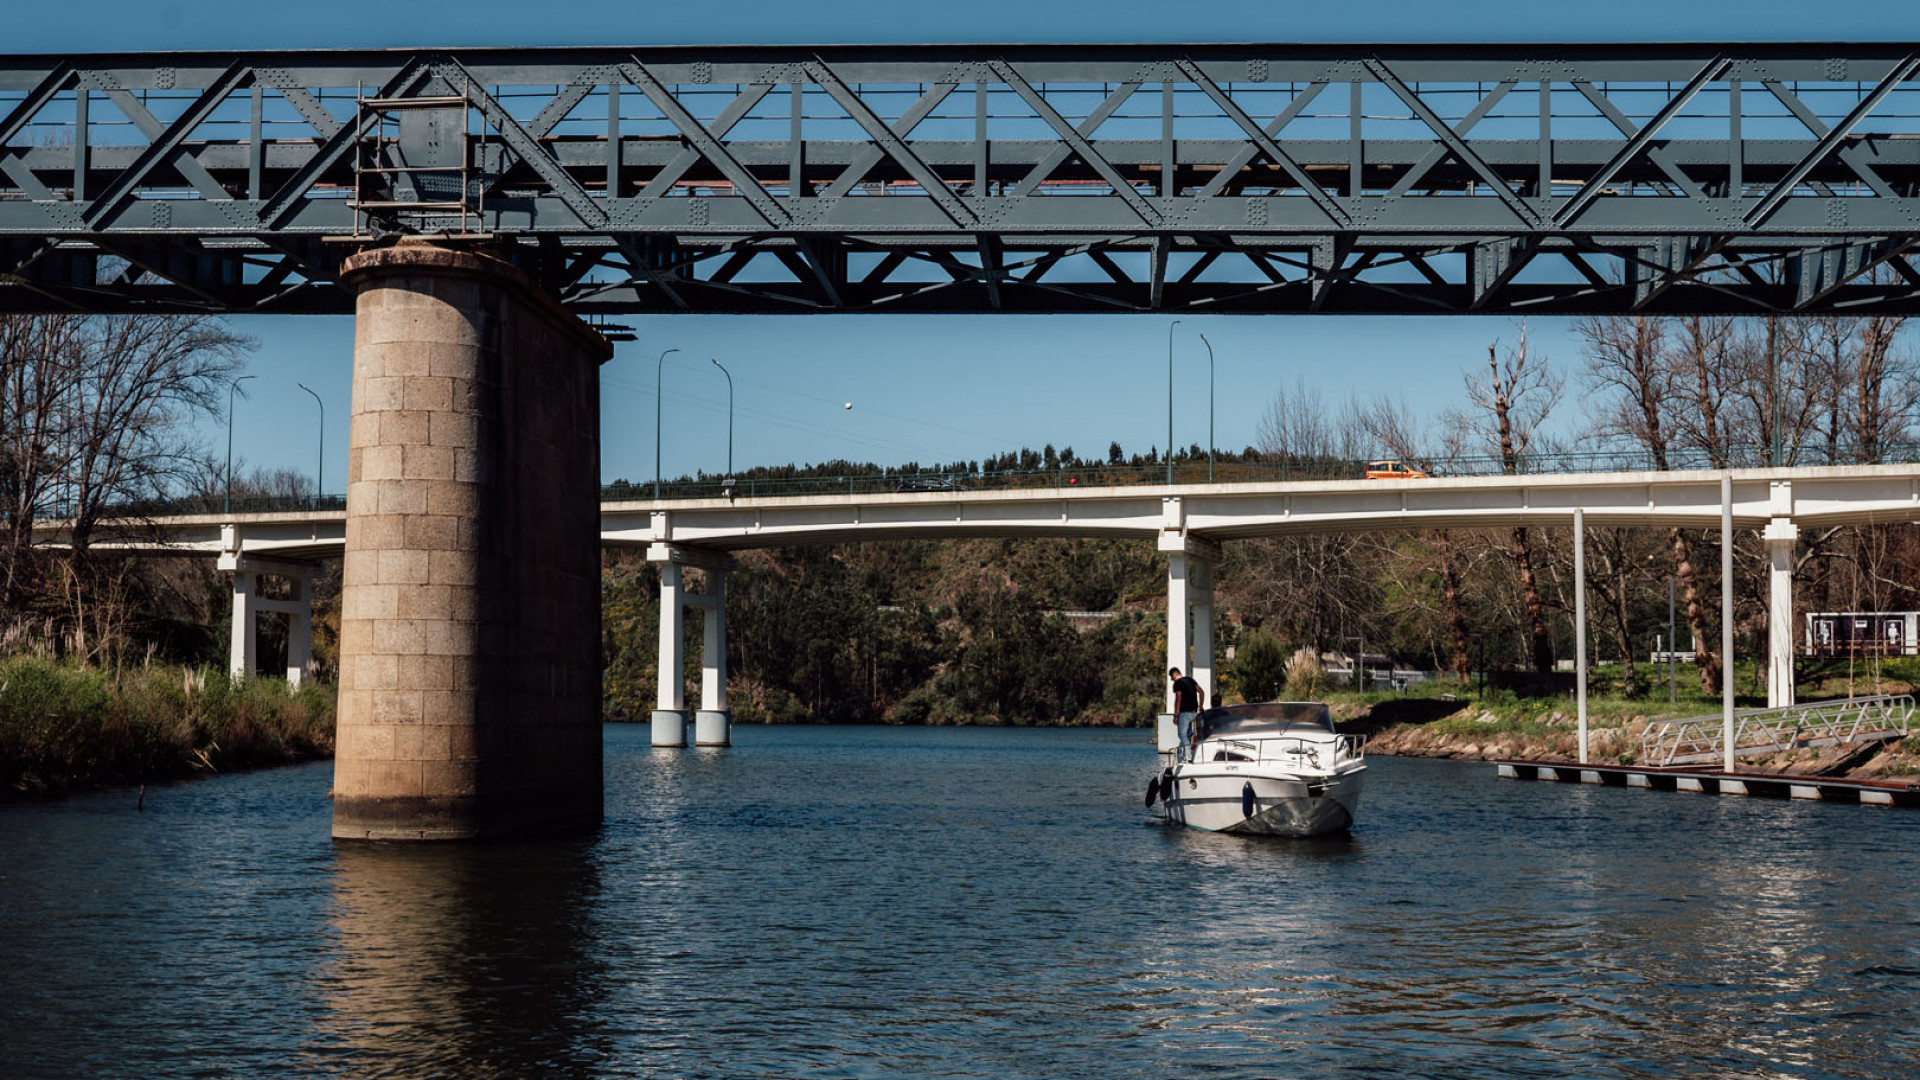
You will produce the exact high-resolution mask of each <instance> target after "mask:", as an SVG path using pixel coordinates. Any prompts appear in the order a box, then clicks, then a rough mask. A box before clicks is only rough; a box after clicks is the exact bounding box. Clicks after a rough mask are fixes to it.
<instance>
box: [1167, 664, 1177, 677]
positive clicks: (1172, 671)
mask: <svg viewBox="0 0 1920 1080" xmlns="http://www.w3.org/2000/svg"><path fill="white" fill-rule="evenodd" d="M1179 677H1180V669H1179V668H1177V667H1170V668H1168V669H1167V678H1169V679H1177V678H1179Z"/></svg>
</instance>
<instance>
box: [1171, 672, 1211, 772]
mask: <svg viewBox="0 0 1920 1080" xmlns="http://www.w3.org/2000/svg"><path fill="white" fill-rule="evenodd" d="M1167 677H1168V678H1170V679H1172V680H1173V712H1174V716H1175V717H1176V722H1177V723H1178V724H1179V726H1180V760H1182V761H1185V760H1186V759H1187V753H1188V746H1187V742H1188V740H1190V739H1191V738H1192V737H1193V718H1194V717H1195V716H1198V715H1199V713H1200V710H1201V709H1202V708H1204V707H1205V706H1206V703H1207V692H1206V691H1205V690H1203V689H1201V687H1200V684H1199V683H1197V682H1194V681H1193V679H1192V677H1190V676H1187V675H1182V674H1180V669H1179V668H1168V669H1167Z"/></svg>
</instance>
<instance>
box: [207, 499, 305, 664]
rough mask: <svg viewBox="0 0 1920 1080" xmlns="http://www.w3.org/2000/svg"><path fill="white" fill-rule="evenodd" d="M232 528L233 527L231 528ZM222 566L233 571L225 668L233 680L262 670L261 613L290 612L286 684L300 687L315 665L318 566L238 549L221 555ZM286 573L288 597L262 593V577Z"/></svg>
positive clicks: (220, 563) (220, 562) (230, 529)
mask: <svg viewBox="0 0 1920 1080" xmlns="http://www.w3.org/2000/svg"><path fill="white" fill-rule="evenodd" d="M226 531H229V532H231V531H232V527H231V526H228V528H227V530H226ZM219 567H220V569H221V570H223V571H225V572H227V573H230V574H232V575H233V627H232V636H231V644H230V646H229V649H228V653H227V673H228V674H229V675H231V676H232V677H233V678H235V679H250V678H252V677H254V676H255V675H257V674H259V673H260V659H259V647H258V644H257V643H258V641H259V631H260V615H261V614H262V613H264V612H279V613H282V614H285V615H286V616H287V685H288V686H292V687H297V686H299V685H300V684H301V683H302V682H303V681H305V679H306V677H307V669H308V668H309V667H311V666H312V664H313V575H314V572H315V571H316V569H317V568H316V567H314V566H312V565H310V564H307V563H299V562H285V561H281V560H278V559H262V558H259V557H257V556H251V555H241V554H238V553H237V552H234V551H227V552H223V553H222V554H221V556H220V561H219ZM267 575H271V576H273V577H279V578H285V579H287V581H288V582H289V583H291V584H292V586H293V590H292V591H293V595H292V596H291V597H290V598H288V599H285V600H269V599H267V598H265V597H264V596H262V595H261V588H260V579H261V577H262V576H267Z"/></svg>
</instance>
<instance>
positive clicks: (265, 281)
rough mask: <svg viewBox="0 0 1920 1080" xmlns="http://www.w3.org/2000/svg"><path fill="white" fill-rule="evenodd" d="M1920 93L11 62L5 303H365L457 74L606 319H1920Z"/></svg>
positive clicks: (1618, 80) (1227, 50)
mask: <svg viewBox="0 0 1920 1080" xmlns="http://www.w3.org/2000/svg"><path fill="white" fill-rule="evenodd" d="M1916 76H1920V58H1917V57H1916V56H1915V54H1914V53H1913V51H1912V49H1911V46H1901V45H1894V44H1846V43H1819V44H1805V45H1801V44H1754V43H1741V44H1699V45H1682V44H1665V45H1644V44H1632V45H1601V44H1564V45H1430V46H1412V45H1403V46H1365V47H1360V46H1346V45H1258V44H1255V45H1230V46H1229V45H1217V46H1216V45H1189V46H1167V45H1130V46H1066V45H1034V46H997V47H983V46H962V45H951V46H839V47H820V48H802V47H786V46H764V47H759V46H755V47H733V46H726V47H722V46H687V47H674V48H657V49H637V50H636V49H626V48H568V49H523V50H516V49H437V50H424V51H408V52H398V51H395V52H377V51H337V52H204V53H172V54H137V53H120V54H78V55H76V56H70V57H52V56H43V57H35V56H16V57H0V311H47V310H59V311H75V310H77V311H96V312H123V311H124V312H142V311H207V310H228V311H236V312H239V311H247V312H342V311H345V310H347V309H348V306H349V300H348V297H347V295H346V294H345V293H344V292H343V291H341V290H340V289H339V288H338V287H337V285H336V284H335V282H334V281H333V275H334V273H335V268H336V267H337V266H338V265H339V262H340V260H341V258H342V257H344V255H346V254H349V253H351V252H352V251H353V250H355V249H356V243H365V242H368V241H369V240H370V239H371V237H372V235H373V234H374V233H376V232H380V233H385V232H388V231H391V230H393V229H399V230H400V231H403V232H404V231H406V230H408V229H409V228H416V227H426V225H425V223H426V221H427V220H428V219H427V218H425V216H424V215H423V216H422V217H421V219H420V221H419V222H417V223H414V224H410V223H409V222H408V221H407V220H405V215H404V214H403V215H398V216H397V219H392V220H382V221H380V222H377V223H376V222H374V221H372V220H371V219H370V218H369V217H367V216H366V212H365V211H360V210H357V209H356V208H355V206H354V205H353V203H352V201H351V199H350V198H349V197H348V196H349V194H350V193H352V192H354V191H355V190H357V186H358V185H357V183H356V181H357V178H356V176H355V173H354V168H355V161H356V160H358V159H360V158H361V157H363V156H366V157H369V158H372V157H376V156H377V155H378V154H379V153H380V152H381V151H382V150H383V149H384V148H383V147H380V146H376V145H373V143H374V140H377V139H379V138H380V137H381V135H380V131H379V125H378V124H376V123H374V122H373V118H372V116H371V115H370V114H369V113H368V112H367V111H364V110H361V109H359V108H358V107H357V102H356V99H358V98H360V97H362V96H363V95H365V94H371V95H372V96H375V97H379V98H383V99H404V98H408V97H427V96H433V95H436V94H442V95H443V94H446V93H447V92H448V87H450V86H454V85H456V84H458V85H460V86H461V87H464V88H470V90H471V93H470V94H467V95H464V96H466V97H467V98H468V99H469V100H470V102H471V112H470V116H469V122H468V124H467V125H466V136H465V137H466V138H467V140H468V145H467V147H466V155H467V158H466V159H467V163H468V164H467V169H468V172H469V174H470V175H472V176H473V177H474V178H475V180H476V181H477V183H478V184H479V188H478V190H482V191H484V192H485V193H486V195H485V200H484V207H477V208H476V211H475V213H474V214H473V215H472V216H471V218H470V220H472V221H473V222H474V225H475V228H476V231H477V232H478V233H480V234H483V235H485V236H488V237H491V240H492V242H493V243H494V244H495V245H496V246H497V247H498V248H499V249H500V250H501V252H502V253H503V254H504V255H505V256H506V257H508V258H510V259H513V260H514V261H515V262H516V263H517V264H518V265H520V266H521V267H522V268H523V269H525V270H526V271H527V272H528V273H530V274H532V275H533V276H535V278H536V279H538V280H540V281H541V283H542V284H543V285H545V286H546V287H547V288H549V289H551V290H552V291H553V292H555V293H556V294H558V295H559V296H561V297H562V298H563V299H564V300H565V301H566V302H567V303H568V304H569V305H570V306H572V307H573V308H574V309H576V310H578V311H580V312H582V313H583V314H615V313H652V312H662V313H665V312H680V311H686V312H783V311H787V312H802V311H835V312H860V311H889V312H956V313H957V312H975V311H1006V312H1072V311H1148V310H1158V311H1181V310H1193V311H1212V312H1223V313H1248V314H1253V313H1267V312H1286V311H1302V312H1304V311H1326V312H1358V313H1394V312H1419V313H1433V312H1462V313H1467V312H1482V313H1499V314H1507V315H1523V314H1549V313H1560V314H1589V313H1596V314H1604V313H1619V312H1627V311H1643V312H1657V313H1696V314H1749V313H1808V312H1848V313H1857V314H1869V313H1883V314H1893V313H1898V314H1915V313H1920V274H1917V273H1916V272H1915V271H1914V270H1913V267H1912V265H1911V263H1910V262H1909V261H1908V260H1907V254H1908V253H1910V252H1911V251H1912V250H1913V249H1914V248H1915V246H1916V244H1920V81H1916ZM1336 83H1338V84H1344V85H1345V86H1346V88H1347V93H1346V94H1345V95H1343V97H1344V98H1345V99H1346V100H1344V101H1343V102H1342V103H1341V104H1340V105H1338V106H1335V107H1333V108H1331V109H1323V110H1322V112H1321V113H1315V112H1314V111H1313V108H1314V106H1315V104H1316V103H1322V102H1324V101H1325V100H1326V95H1325V93H1324V91H1325V90H1326V88H1327V87H1328V86H1330V85H1333V84H1336ZM1755 86H1758V87H1763V88H1764V89H1765V91H1766V93H1765V94H1763V95H1760V98H1758V99H1756V98H1755V95H1754V94H1751V93H1747V94H1744V95H1743V93H1742V88H1743V87H1746V88H1753V87H1755ZM963 87H965V88H968V89H969V91H970V92H968V93H965V94H956V93H955V91H956V90H959V89H961V88H963ZM1143 87H1148V88H1153V89H1155V90H1157V92H1155V93H1152V94H1148V95H1142V94H1140V93H1138V91H1140V90H1141V89H1142V88H1143ZM623 90H625V91H626V92H625V93H624V95H623V93H622V91H623ZM775 90H780V91H782V92H783V93H786V94H787V95H788V100H787V101H783V102H780V103H779V107H778V108H776V109H773V110H767V109H765V108H763V105H764V103H765V102H766V99H767V97H768V96H769V94H771V93H772V92H773V91H775ZM1516 91H1517V92H1516ZM595 93H599V94H603V95H605V96H606V98H607V105H606V109H605V110H604V114H605V115H604V116H595V117H585V116H577V115H575V110H576V108H577V107H578V106H580V105H581V104H582V103H583V102H585V101H586V100H587V99H588V98H589V97H590V96H592V95H594V94H595ZM274 95H278V97H279V99H280V101H281V102H284V106H282V105H279V104H277V103H275V101H274V100H273V97H274ZM1768 95H1771V97H1770V98H1768ZM1755 100H1764V104H1765V106H1766V107H1765V108H1764V109H1762V108H1756V107H1754V106H1753V105H1752V102H1753V101H1755ZM1372 101H1384V102H1391V103H1397V106H1395V107H1397V108H1398V109H1401V110H1404V114H1403V115H1378V116H1375V115H1365V112H1366V110H1362V109H1360V108H1358V107H1357V106H1356V105H1355V104H1354V103H1355V102H1372ZM623 102H624V103H625V104H624V105H623ZM1743 102H1746V104H1743ZM828 103H831V104H828ZM1143 103H1144V104H1143ZM822 106H824V108H822ZM956 106H957V107H956ZM1370 108H1371V107H1370ZM1556 108H1558V109H1560V110H1561V111H1560V112H1558V113H1556V112H1555V110H1556ZM1781 109H1784V110H1785V112H1784V114H1783V113H1781V111H1780V110H1781ZM114 111H117V112H118V113H119V114H120V115H122V116H124V117H125V119H126V120H127V121H128V123H125V124H121V123H117V122H115V120H114V118H113V117H112V116H111V114H112V113H113V112H114ZM588 111H591V112H595V113H599V112H601V111H602V110H598V109H593V110H588ZM1373 111H1376V112H1377V111H1378V110H1377V109H1373ZM1392 112H1393V108H1389V110H1388V113H1392ZM776 113H777V114H778V115H775V114H776ZM1332 120H1338V121H1339V123H1338V126H1335V124H1333V123H1330V122H1329V121H1332ZM1783 122H1784V123H1783ZM1786 125H1791V126H1790V127H1788V126H1786ZM367 151H372V152H373V153H372V154H368V153H366V152H367ZM346 241H352V242H346ZM759 255H766V256H768V258H765V259H757V258H756V256H759ZM116 258H125V259H132V260H133V261H134V262H135V263H136V264H137V265H138V266H139V267H141V268H142V269H144V270H146V271H148V272H146V273H139V274H119V273H110V272H108V271H107V270H105V269H103V268H105V267H110V266H113V265H118V263H117V262H116ZM1286 267H1292V268H1294V270H1297V271H1298V273H1295V272H1294V270H1286V271H1285V272H1284V273H1283V272H1282V268H1286ZM769 268H771V269H769ZM796 279H797V280H796Z"/></svg>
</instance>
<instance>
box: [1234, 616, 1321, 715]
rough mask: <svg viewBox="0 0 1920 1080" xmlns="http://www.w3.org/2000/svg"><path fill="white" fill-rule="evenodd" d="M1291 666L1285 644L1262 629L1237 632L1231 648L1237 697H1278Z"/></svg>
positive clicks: (1250, 699)
mask: <svg viewBox="0 0 1920 1080" xmlns="http://www.w3.org/2000/svg"><path fill="white" fill-rule="evenodd" d="M1317 662H1318V658H1316V663H1317ZM1291 666H1292V664H1291V661H1290V660H1289V658H1288V657H1287V649H1286V646H1284V645H1282V644H1280V639H1278V638H1276V637H1274V636H1273V635H1272V634H1269V633H1267V632H1266V631H1264V630H1250V631H1248V632H1247V633H1245V634H1243V635H1241V637H1240V644H1239V647H1238V648H1237V649H1235V650H1234V659H1233V677H1234V681H1235V682H1236V683H1238V684H1239V689H1240V694H1241V696H1242V697H1243V698H1245V699H1246V700H1248V701H1272V700H1273V699H1275V698H1277V697H1279V696H1280V689H1281V688H1282V687H1284V686H1286V685H1287V678H1288V674H1289V672H1288V669H1289V668H1290V667H1291Z"/></svg>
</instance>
